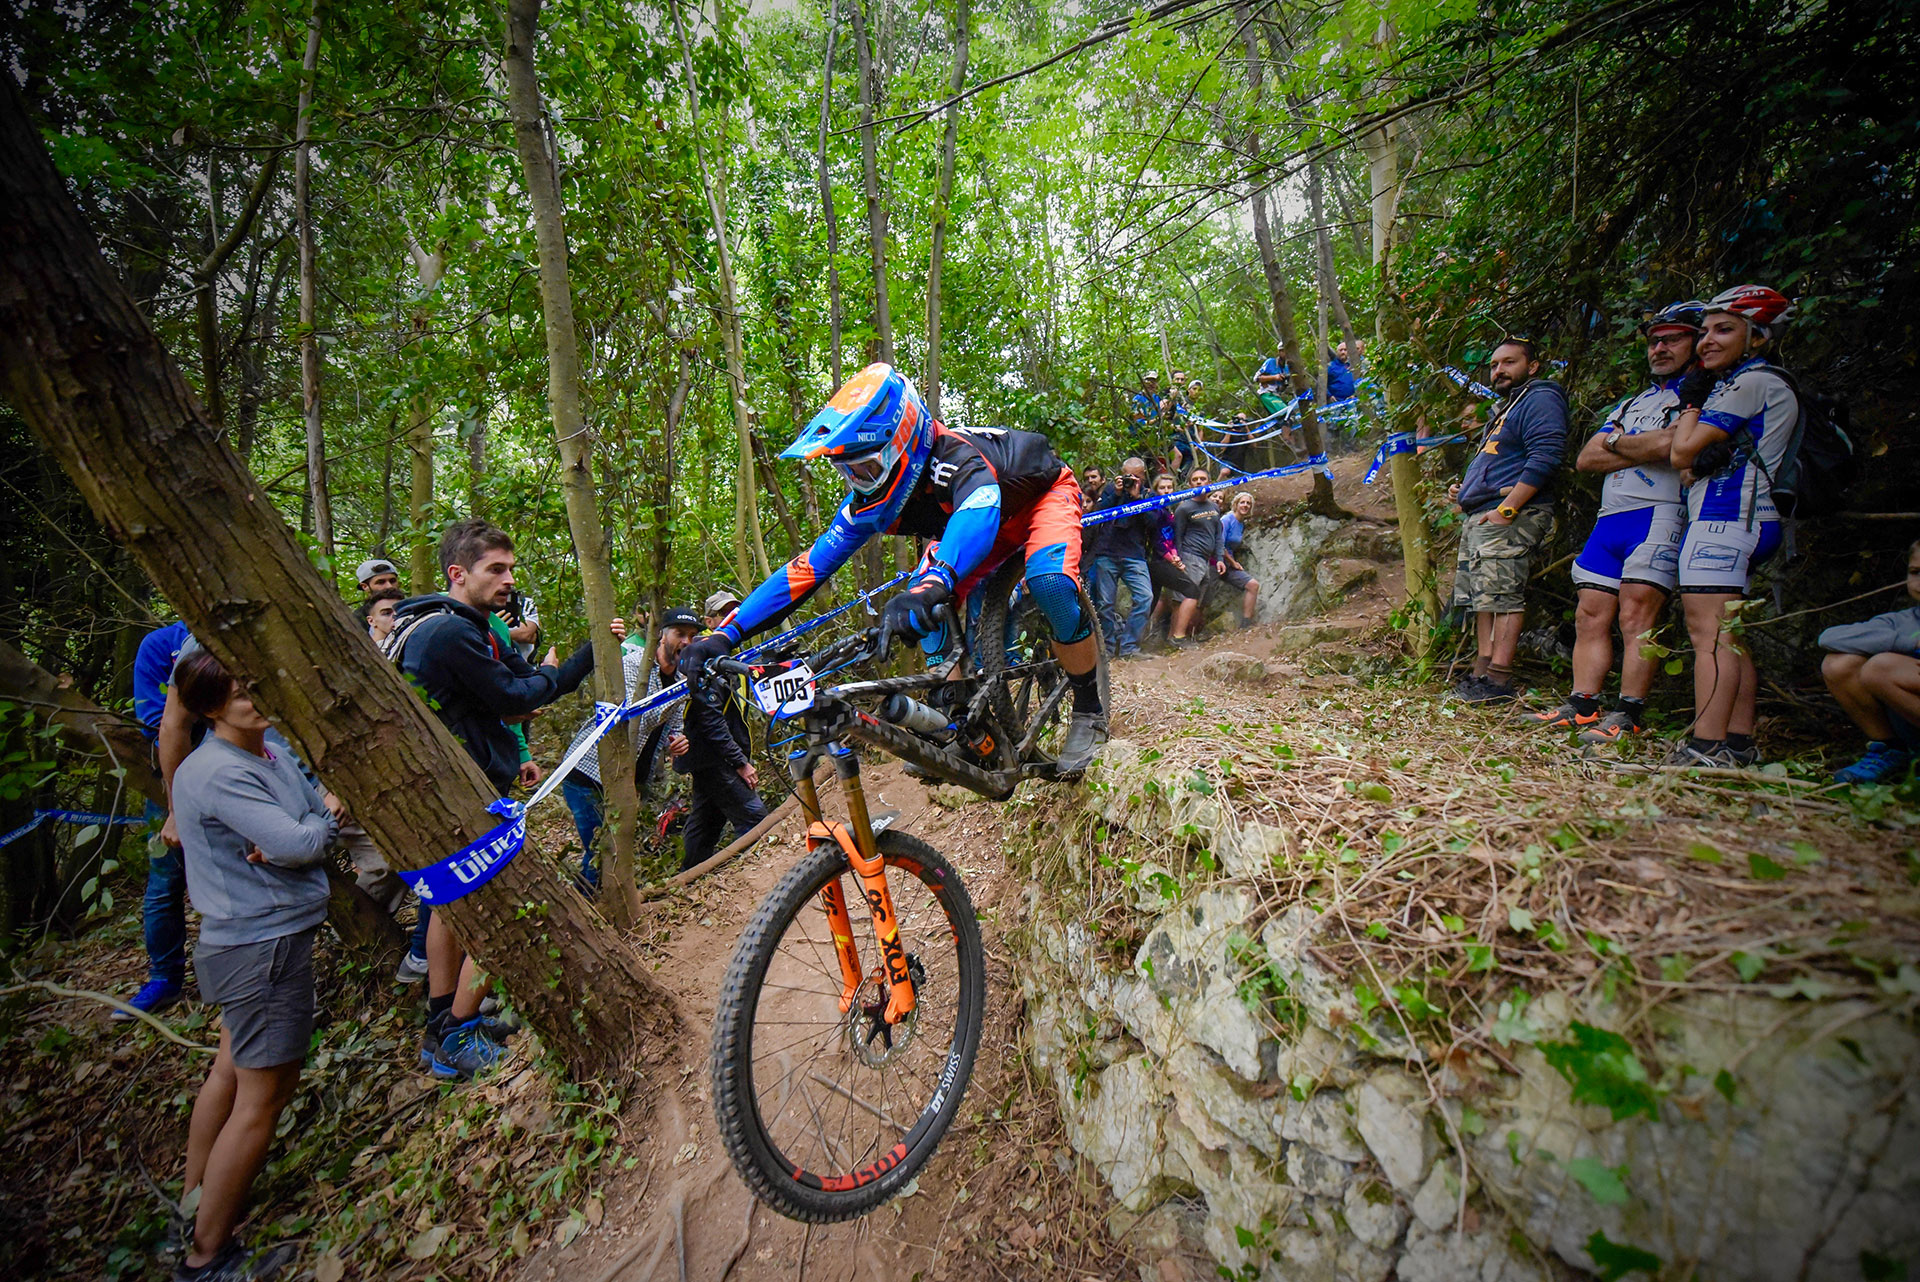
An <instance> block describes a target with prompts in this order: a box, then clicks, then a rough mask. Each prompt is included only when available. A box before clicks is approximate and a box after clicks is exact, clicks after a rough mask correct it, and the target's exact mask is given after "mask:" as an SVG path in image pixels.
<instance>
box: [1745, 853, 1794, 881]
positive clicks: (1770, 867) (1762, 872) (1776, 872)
mask: <svg viewBox="0 0 1920 1282" xmlns="http://www.w3.org/2000/svg"><path fill="white" fill-rule="evenodd" d="M1747 872H1748V873H1749V874H1751V875H1752V877H1753V879H1754V880H1755V881H1779V880H1781V879H1782V878H1784V877H1785V876H1786V875H1787V870H1786V869H1785V868H1782V867H1781V866H1780V865H1779V864H1776V863H1775V862H1773V860H1771V859H1769V858H1767V857H1766V856H1765V855H1748V856H1747Z"/></svg>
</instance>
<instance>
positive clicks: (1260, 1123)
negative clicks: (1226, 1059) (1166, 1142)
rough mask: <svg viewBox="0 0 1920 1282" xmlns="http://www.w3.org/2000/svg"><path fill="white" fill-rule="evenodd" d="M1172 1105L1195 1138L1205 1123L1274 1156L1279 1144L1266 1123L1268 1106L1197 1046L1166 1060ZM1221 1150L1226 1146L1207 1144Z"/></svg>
mask: <svg viewBox="0 0 1920 1282" xmlns="http://www.w3.org/2000/svg"><path fill="white" fill-rule="evenodd" d="M1167 1078H1168V1085H1169V1089H1170V1090H1171V1092H1172V1095H1173V1106H1174V1109H1175V1111H1176V1112H1177V1113H1178V1115H1179V1117H1180V1120H1181V1121H1183V1122H1186V1123H1187V1125H1188V1126H1189V1127H1191V1128H1192V1129H1193V1131H1194V1133H1195V1134H1196V1135H1198V1134H1200V1133H1201V1126H1200V1125H1197V1124H1196V1122H1197V1121H1198V1120H1199V1119H1205V1122H1204V1124H1205V1125H1206V1126H1208V1127H1211V1128H1214V1129H1215V1130H1216V1131H1217V1132H1219V1133H1221V1134H1223V1135H1224V1136H1226V1137H1229V1138H1230V1139H1231V1140H1238V1141H1239V1142H1240V1143H1242V1144H1250V1145H1252V1146H1253V1147H1254V1148H1256V1149H1258V1150H1259V1151H1260V1152H1262V1153H1264V1154H1266V1155H1267V1156H1268V1157H1277V1156H1279V1153H1280V1145H1279V1143H1278V1141H1277V1139H1276V1137H1275V1135H1274V1133H1273V1127H1272V1126H1271V1125H1270V1124H1269V1123H1268V1116H1269V1114H1268V1111H1267V1110H1268V1104H1267V1102H1266V1101H1264V1100H1259V1099H1255V1098H1253V1097H1252V1096H1250V1095H1248V1094H1245V1093H1244V1092H1243V1091H1242V1089H1241V1086H1240V1083H1239V1080H1238V1079H1237V1078H1236V1077H1235V1076H1234V1075H1233V1074H1232V1073H1229V1072H1228V1071H1227V1070H1226V1069H1224V1068H1223V1067H1221V1065H1220V1061H1219V1060H1218V1059H1216V1058H1215V1057H1214V1056H1212V1055H1209V1054H1208V1053H1207V1052H1206V1051H1203V1050H1201V1049H1200V1048H1199V1047H1197V1046H1183V1047H1181V1048H1180V1049H1179V1050H1177V1051H1175V1052H1174V1054H1173V1056H1172V1058H1171V1059H1169V1060H1168V1061H1167ZM1208 1147H1211V1148H1224V1147H1226V1143H1224V1142H1222V1143H1214V1144H1209V1145H1208Z"/></svg>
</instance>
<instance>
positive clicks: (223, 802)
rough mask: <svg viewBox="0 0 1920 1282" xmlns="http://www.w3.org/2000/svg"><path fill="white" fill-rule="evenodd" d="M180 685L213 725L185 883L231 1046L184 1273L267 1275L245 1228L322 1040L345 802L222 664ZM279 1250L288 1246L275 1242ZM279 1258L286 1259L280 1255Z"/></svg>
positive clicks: (206, 1135)
mask: <svg viewBox="0 0 1920 1282" xmlns="http://www.w3.org/2000/svg"><path fill="white" fill-rule="evenodd" d="M174 684H175V686H176V688H177V689H178V691H179V694H180V698H181V700H182V701H183V702H184V703H185V704H186V706H187V709H188V711H190V712H192V713H194V714H195V715H197V716H201V717H205V718H206V719H207V720H208V721H210V722H212V724H213V733H212V734H210V735H208V736H207V737H206V738H205V739H204V740H202V741H201V743H200V746H199V747H198V748H195V749H194V750H193V752H192V754H191V755H189V756H188V757H187V759H186V761H185V762H183V763H182V764H181V766H180V769H179V770H178V771H177V772H176V773H175V775H174V778H173V815H174V820H175V824H176V826H177V828H178V829H179V834H180V845H181V849H182V852H183V853H184V855H185V857H186V871H187V893H188V896H189V897H190V898H191V899H192V901H193V906H194V908H195V909H197V910H198V911H199V913H200V945H199V947H198V948H196V949H195V950H194V955H193V968H194V974H195V976H196V977H197V979H198V980H199V984H200V996H201V998H202V1000H204V1001H207V1002H209V1003H218V1004H219V1006H220V1008H221V1012H220V1013H221V1027H220V1052H219V1054H218V1056H217V1057H216V1058H215V1059H214V1061H213V1067H212V1069H211V1070H209V1072H208V1073H207V1081H206V1084H205V1085H204V1086H202V1087H201V1088H200V1095H199V1098H198V1099H196V1100H195V1101H194V1105H193V1120H192V1123H191V1124H190V1125H189V1127H188V1131H187V1172H186V1186H185V1191H186V1192H189V1193H190V1192H192V1191H193V1190H194V1189H195V1188H198V1189H199V1190H200V1206H199V1210H198V1212H197V1213H196V1215H195V1218H194V1226H193V1243H192V1246H191V1248H190V1249H189V1250H188V1252H187V1254H186V1256H185V1257H184V1258H183V1259H182V1261H181V1264H180V1268H179V1271H178V1272H177V1273H176V1274H175V1275H174V1276H175V1278H176V1280H178V1279H194V1280H195V1282H201V1280H204V1279H225V1278H229V1277H236V1278H237V1277H242V1276H260V1275H261V1274H262V1273H264V1272H266V1270H265V1269H263V1267H262V1266H263V1265H264V1264H265V1263H266V1261H265V1260H264V1259H254V1258H250V1253H249V1252H248V1251H247V1250H246V1249H245V1248H244V1247H242V1246H241V1245H240V1242H239V1240H238V1239H237V1238H236V1237H235V1236H234V1226H235V1225H236V1224H238V1223H239V1221H240V1218H241V1215H242V1214H243V1213H244V1211H245V1210H246V1202H247V1191H248V1189H249V1188H250V1187H251V1186H252V1184H253V1180H254V1177H255V1176H256V1175H258V1174H259V1173H260V1168H261V1166H262V1165H264V1164H265V1162H266V1157H267V1146H268V1145H269V1144H270V1143H271V1142H272V1140H273V1133H274V1127H275V1125H276V1123H277V1122H278V1120H279V1117H280V1111H281V1110H282V1109H283V1108H285V1107H286V1105H287V1101H288V1100H289V1099H291V1098H292V1097H293V1092H294V1088H295V1086H296V1085H297V1084H298V1083H299V1080H300V1066H301V1064H302V1063H303V1062H304V1061H305V1060H306V1056H307V1045H308V1043H309V1042H310V1041H311V1040H312V1038H313V1026H314V988H313V937H314V935H315V934H316V933H317V932H318V931H319V929H320V923H321V922H323V921H325V920H326V916H327V871H326V867H325V866H324V864H323V863H322V860H324V859H325V858H326V851H327V846H328V845H329V844H330V843H331V842H332V841H333V839H334V837H335V835H336V834H337V833H338V831H339V815H338V811H337V809H329V806H328V802H332V803H333V806H334V807H337V806H338V804H339V803H338V802H337V801H334V800H333V798H331V797H328V798H326V799H322V798H321V796H320V794H319V793H317V792H315V791H314V788H313V785H312V784H310V783H308V782H307V780H306V778H305V776H303V775H302V774H301V773H300V768H299V766H298V765H297V764H296V763H295V762H294V761H293V759H292V758H291V757H290V756H289V755H287V754H286V753H283V752H282V753H276V752H274V751H273V750H272V749H270V748H268V747H267V742H266V734H267V729H268V725H267V719H266V718H265V717H263V716H261V715H260V713H259V712H258V711H257V710H256V709H255V708H254V706H253V700H252V699H251V698H249V697H248V695H247V692H246V691H245V690H244V689H242V688H241V687H239V686H238V685H236V684H235V682H234V680H233V678H232V677H231V676H229V675H228V673H227V670H226V669H225V668H224V667H222V666H221V664H220V661H219V660H218V659H216V658H214V657H213V656H212V655H211V654H208V653H206V652H204V651H202V652H200V653H198V654H195V655H193V656H191V657H190V658H187V659H185V660H183V661H182V662H181V663H180V665H179V667H178V668H177V669H176V671H175V673H174ZM274 1254H278V1252H275V1253H274ZM276 1267H277V1266H276Z"/></svg>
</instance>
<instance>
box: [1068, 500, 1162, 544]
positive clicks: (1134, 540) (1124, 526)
mask: <svg viewBox="0 0 1920 1282" xmlns="http://www.w3.org/2000/svg"><path fill="white" fill-rule="evenodd" d="M1148 493H1149V492H1148V491H1145V490H1143V491H1142V492H1141V493H1139V494H1135V495H1132V496H1131V497H1127V498H1123V497H1121V495H1120V493H1119V492H1118V491H1117V490H1116V489H1115V488H1114V487H1113V486H1111V485H1109V486H1107V488H1106V489H1104V490H1102V491H1100V497H1099V498H1098V499H1097V500H1096V501H1095V502H1094V505H1093V511H1095V512H1099V511H1103V510H1105V509H1106V508H1110V507H1119V506H1120V505H1121V504H1122V503H1132V502H1133V501H1134V500H1135V499H1140V498H1145V497H1148ZM1159 519H1160V513H1158V512H1141V513H1138V514H1136V515H1134V516H1125V517H1121V518H1120V519H1119V520H1118V521H1107V522H1105V523H1104V524H1101V525H1091V526H1088V527H1087V542H1086V550H1087V553H1088V555H1090V556H1110V557H1114V558H1115V559H1117V560H1121V561H1145V560H1147V559H1149V557H1150V556H1151V555H1152V553H1151V551H1150V550H1149V549H1151V547H1152V546H1153V527H1154V524H1155V523H1156V522H1157V521H1159Z"/></svg>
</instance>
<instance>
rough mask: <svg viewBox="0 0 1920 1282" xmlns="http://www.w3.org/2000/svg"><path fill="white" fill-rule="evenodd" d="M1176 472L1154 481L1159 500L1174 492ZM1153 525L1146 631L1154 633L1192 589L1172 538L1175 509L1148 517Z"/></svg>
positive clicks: (1163, 473) (1167, 509) (1156, 512)
mask: <svg viewBox="0 0 1920 1282" xmlns="http://www.w3.org/2000/svg"><path fill="white" fill-rule="evenodd" d="M1173 485H1174V481H1173V473H1171V472H1162V473H1160V474H1159V475H1158V476H1156V477H1154V478H1153V493H1154V497H1156V498H1165V497H1167V496H1168V495H1169V494H1172V493H1173ZM1147 516H1148V518H1149V519H1151V520H1152V521H1153V522H1154V525H1153V528H1152V531H1151V535H1150V538H1149V542H1150V544H1151V547H1150V549H1149V551H1150V552H1151V555H1150V556H1149V557H1148V558H1147V578H1148V580H1149V582H1151V584H1152V586H1153V592H1154V598H1155V599H1154V602H1153V611H1152V613H1151V614H1150V615H1149V616H1148V619H1147V632H1148V633H1152V632H1153V631H1154V629H1156V628H1158V627H1159V626H1160V622H1161V620H1163V619H1165V618H1166V617H1167V616H1168V615H1169V614H1171V613H1172V612H1173V607H1174V603H1175V602H1177V601H1178V600H1179V599H1180V595H1181V593H1182V592H1183V591H1184V590H1185V589H1186V588H1187V587H1189V586H1191V582H1192V581H1191V580H1190V579H1188V577H1187V565H1186V562H1184V561H1182V560H1181V559H1180V545H1179V544H1178V543H1177V542H1175V540H1174V537H1173V506H1172V505H1171V504H1169V505H1168V506H1166V507H1163V508H1159V509H1157V510H1155V511H1153V512H1150V513H1148V514H1147Z"/></svg>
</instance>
